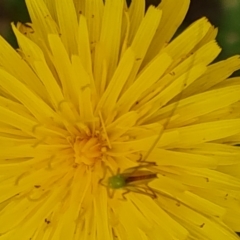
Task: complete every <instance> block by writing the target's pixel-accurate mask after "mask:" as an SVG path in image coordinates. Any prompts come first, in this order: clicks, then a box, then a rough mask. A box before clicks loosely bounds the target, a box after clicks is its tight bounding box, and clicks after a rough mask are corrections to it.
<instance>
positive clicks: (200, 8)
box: [0, 0, 240, 59]
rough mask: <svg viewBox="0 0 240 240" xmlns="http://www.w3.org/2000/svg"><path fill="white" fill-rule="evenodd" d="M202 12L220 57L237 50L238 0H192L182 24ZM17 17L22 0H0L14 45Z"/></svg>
mask: <svg viewBox="0 0 240 240" xmlns="http://www.w3.org/2000/svg"><path fill="white" fill-rule="evenodd" d="M130 1H131V0H128V2H130ZM176 1H178V0H176ZM146 2H147V5H150V4H153V5H157V4H158V3H159V2H160V0H146ZM202 16H207V17H208V18H209V19H210V22H211V23H212V24H214V25H215V26H216V27H218V28H219V34H218V39H217V40H218V42H219V44H220V46H221V47H222V48H223V51H222V53H221V55H220V58H219V59H223V58H226V57H228V56H231V55H234V54H240V0H192V1H191V7H190V11H189V12H188V14H187V17H186V19H185V22H184V24H183V25H184V26H188V25H189V24H190V23H192V22H193V21H194V20H196V19H198V18H200V17H202ZM17 21H20V22H27V21H29V16H28V13H27V9H26V6H25V0H0V34H1V35H3V36H4V38H6V39H7V41H9V42H10V43H11V44H12V45H13V46H14V47H17V44H16V42H15V38H14V36H13V34H12V32H11V28H10V22H17Z"/></svg>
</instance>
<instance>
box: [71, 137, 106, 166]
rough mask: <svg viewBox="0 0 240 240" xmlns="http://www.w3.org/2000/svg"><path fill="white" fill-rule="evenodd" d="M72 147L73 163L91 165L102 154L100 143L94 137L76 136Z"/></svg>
mask: <svg viewBox="0 0 240 240" xmlns="http://www.w3.org/2000/svg"><path fill="white" fill-rule="evenodd" d="M73 148H74V152H75V155H74V157H75V163H77V164H79V163H84V164H86V165H93V164H94V163H95V162H96V161H97V160H98V159H99V158H100V157H101V156H102V149H101V144H100V143H99V139H98V138H96V137H91V138H77V139H76V140H75V142H74V145H73Z"/></svg>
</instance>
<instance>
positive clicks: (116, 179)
mask: <svg viewBox="0 0 240 240" xmlns="http://www.w3.org/2000/svg"><path fill="white" fill-rule="evenodd" d="M108 185H109V187H110V188H112V189H117V188H122V187H124V186H125V185H126V181H125V178H124V177H123V176H122V175H115V176H112V177H110V178H109V179H108Z"/></svg>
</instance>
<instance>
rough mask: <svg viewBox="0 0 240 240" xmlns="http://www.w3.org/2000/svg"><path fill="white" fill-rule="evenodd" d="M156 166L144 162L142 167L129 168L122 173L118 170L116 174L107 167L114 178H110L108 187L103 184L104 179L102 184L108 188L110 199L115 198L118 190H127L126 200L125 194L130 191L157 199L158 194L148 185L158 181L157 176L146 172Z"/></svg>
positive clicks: (123, 195)
mask: <svg viewBox="0 0 240 240" xmlns="http://www.w3.org/2000/svg"><path fill="white" fill-rule="evenodd" d="M154 165H155V163H152V162H147V163H146V162H142V163H141V165H139V166H137V167H133V168H128V169H126V170H125V171H123V172H122V173H120V169H118V171H117V173H116V174H114V173H113V172H112V170H111V169H110V168H109V167H107V168H108V169H109V171H110V172H111V175H112V176H111V177H109V178H108V182H107V185H104V184H102V180H103V179H101V180H100V183H101V184H102V185H104V186H106V187H107V189H108V195H109V196H110V198H112V197H113V195H114V192H115V190H117V189H124V190H126V191H125V192H124V193H123V194H122V197H123V198H124V199H125V194H127V193H128V192H130V191H131V192H136V193H141V194H144V195H148V196H150V197H152V198H156V194H155V193H154V191H153V190H152V189H151V188H150V187H149V186H148V183H149V182H150V181H152V180H154V179H156V178H157V174H156V173H154V172H152V171H150V170H146V168H147V167H150V166H154ZM105 174H106V173H105ZM105 174H104V175H105Z"/></svg>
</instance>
